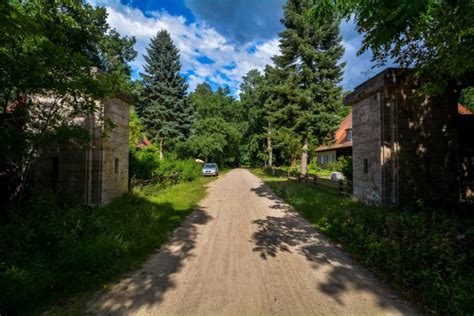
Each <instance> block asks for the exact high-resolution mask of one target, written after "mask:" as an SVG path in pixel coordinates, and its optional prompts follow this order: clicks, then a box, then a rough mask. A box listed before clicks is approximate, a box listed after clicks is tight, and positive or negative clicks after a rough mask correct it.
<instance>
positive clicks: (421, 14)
mask: <svg viewBox="0 0 474 316" xmlns="http://www.w3.org/2000/svg"><path fill="white" fill-rule="evenodd" d="M330 11H332V12H334V11H339V12H341V13H342V14H343V15H345V16H347V17H350V16H354V18H355V22H356V24H357V30H358V31H359V33H361V34H363V41H362V47H361V49H360V51H359V54H361V53H362V52H364V51H366V50H369V49H370V50H371V51H372V52H373V54H374V59H375V60H376V61H377V62H378V63H379V64H385V63H386V61H387V59H389V58H391V59H393V60H394V61H395V62H396V63H398V64H400V65H402V66H414V67H417V68H418V69H420V71H421V72H422V73H425V74H426V79H428V80H430V81H431V82H433V83H437V84H438V85H441V86H443V85H446V83H447V82H448V80H453V79H454V80H456V81H458V82H459V83H460V84H461V86H462V87H469V86H472V85H473V83H474V82H473V81H474V60H473V59H472V58H471V57H472V53H473V51H474V21H473V19H472V16H474V2H473V1H469V0H467V1H438V0H426V1H421V0H416V1H404V2H399V1H381V2H380V1H379V2H374V1H369V0H350V1H347V0H322V1H318V2H317V5H316V6H315V7H314V13H315V15H314V16H315V17H319V16H320V13H321V12H330Z"/></svg>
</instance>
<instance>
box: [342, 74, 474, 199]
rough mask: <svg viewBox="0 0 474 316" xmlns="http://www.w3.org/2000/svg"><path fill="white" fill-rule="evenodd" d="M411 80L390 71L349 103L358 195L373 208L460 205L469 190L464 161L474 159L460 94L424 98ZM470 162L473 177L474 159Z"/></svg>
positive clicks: (362, 88)
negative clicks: (466, 137) (413, 204)
mask: <svg viewBox="0 0 474 316" xmlns="http://www.w3.org/2000/svg"><path fill="white" fill-rule="evenodd" d="M411 74H412V71H411V70H408V69H399V68H389V69H386V70H384V71H382V72H381V73H379V74H378V75H376V76H374V77H373V78H371V79H369V80H367V81H366V82H364V83H363V84H361V85H359V86H358V87H356V88H355V90H354V92H353V93H351V94H350V95H348V96H347V97H346V98H345V104H346V105H350V106H352V115H353V172H354V173H353V177H354V179H353V189H354V193H353V194H354V196H355V197H356V198H358V199H360V200H362V201H364V202H366V203H370V204H385V205H399V204H405V203H410V202H414V201H417V200H425V199H429V200H430V201H433V200H435V201H436V200H440V201H443V203H448V204H457V203H459V202H460V201H462V200H463V199H464V200H466V199H467V198H468V197H467V195H466V192H467V190H468V185H469V183H468V182H469V179H467V181H464V183H463V181H460V155H461V154H464V155H465V156H466V155H467V156H469V155H473V151H472V149H471V150H469V149H467V147H469V146H472V141H470V142H471V145H469V144H466V141H465V140H463V139H462V137H460V133H461V132H462V130H463V124H469V123H462V122H460V118H459V115H458V110H457V106H458V96H459V91H455V90H448V91H447V92H446V93H445V94H443V95H442V96H436V97H427V96H422V95H421V94H420V93H418V92H419V90H418V87H419V84H417V83H416V82H415V80H414V79H413V76H411ZM466 120H467V119H466ZM469 121H471V122H472V120H469ZM471 129H472V127H471ZM471 135H472V134H471ZM460 141H461V142H460ZM467 156H466V157H463V159H466V160H469V162H470V161H471V159H472V162H473V163H472V164H471V165H469V166H468V168H469V170H468V171H466V173H468V174H469V175H470V176H471V177H472V173H473V170H474V168H473V165H474V156H472V157H471V156H469V157H467Z"/></svg>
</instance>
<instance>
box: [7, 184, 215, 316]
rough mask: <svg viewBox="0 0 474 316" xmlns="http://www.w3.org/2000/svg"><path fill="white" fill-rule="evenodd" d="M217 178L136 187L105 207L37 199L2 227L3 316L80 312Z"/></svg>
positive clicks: (163, 238) (165, 233)
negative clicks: (168, 185)
mask: <svg viewBox="0 0 474 316" xmlns="http://www.w3.org/2000/svg"><path fill="white" fill-rule="evenodd" d="M212 180H213V179H212V178H202V177H200V178H198V179H196V180H194V181H192V182H185V183H180V184H177V185H175V186H172V187H168V188H160V187H144V188H141V189H136V190H134V191H133V192H130V193H128V194H125V195H124V196H122V197H121V198H119V199H117V200H116V201H114V202H112V203H111V204H109V205H107V206H104V207H100V208H89V207H84V206H75V207H73V206H70V207H57V206H53V205H52V204H51V201H50V200H49V201H48V200H44V201H36V203H34V204H33V206H31V207H30V208H28V210H23V211H22V212H21V213H20V212H19V213H18V214H16V215H15V216H14V217H13V219H12V221H11V222H10V223H9V224H7V225H4V226H0V289H1V291H2V294H1V296H0V314H2V315H3V314H38V313H41V312H42V311H44V310H49V311H50V313H52V314H64V315H70V314H81V313H82V307H83V304H84V303H85V302H86V301H87V300H88V299H89V298H90V297H91V295H92V294H93V293H95V292H96V291H98V290H100V289H101V288H103V287H106V286H107V284H108V283H109V282H111V281H113V280H115V279H117V278H118V277H119V276H120V275H121V274H123V273H124V272H127V271H130V270H132V269H134V268H137V267H138V266H139V265H140V264H141V263H142V262H143V261H144V260H145V259H146V258H147V257H148V256H149V255H150V254H151V253H152V252H153V251H154V250H155V249H156V248H158V247H159V246H160V245H161V244H162V243H164V242H165V241H166V240H167V238H168V236H169V235H170V234H171V232H173V230H174V229H175V228H177V227H178V226H179V225H180V223H181V222H182V221H183V219H184V218H185V217H186V215H188V214H189V213H190V212H191V211H192V210H193V208H194V207H195V206H196V205H197V203H198V202H199V201H200V200H201V199H202V198H203V197H204V196H205V194H206V187H205V185H206V184H207V183H208V182H210V181H212Z"/></svg>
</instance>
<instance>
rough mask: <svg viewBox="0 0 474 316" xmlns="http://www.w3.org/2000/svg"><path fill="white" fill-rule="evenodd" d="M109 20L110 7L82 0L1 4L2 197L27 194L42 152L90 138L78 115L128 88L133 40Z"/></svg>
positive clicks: (0, 156) (133, 55)
mask: <svg viewBox="0 0 474 316" xmlns="http://www.w3.org/2000/svg"><path fill="white" fill-rule="evenodd" d="M106 18H107V14H106V11H105V9H104V8H101V7H92V6H91V5H89V4H87V3H85V2H84V1H70V0H55V1H46V0H24V1H17V0H7V1H1V2H0V21H2V22H1V23H0V129H1V130H2V133H1V134H0V183H1V187H2V188H7V189H6V190H1V191H2V192H1V193H0V195H1V196H0V200H1V201H2V202H5V201H8V200H9V198H11V197H12V196H18V194H19V193H20V192H22V191H23V188H24V187H25V183H26V180H27V174H28V170H29V168H30V166H31V164H32V163H33V162H34V160H35V158H36V157H37V156H38V155H39V153H40V152H41V150H43V149H46V148H48V147H51V146H55V145H56V144H58V143H59V142H63V143H64V142H72V141H74V142H75V143H76V144H79V143H80V144H86V143H87V142H88V139H89V137H88V136H89V135H87V134H86V133H85V131H84V130H82V129H80V128H78V126H77V125H75V124H74V120H73V118H76V117H78V116H79V117H80V116H87V115H90V114H92V113H94V111H95V109H96V107H95V103H94V102H95V101H96V100H98V99H103V98H105V97H107V96H111V95H114V94H117V93H123V92H124V91H123V90H124V89H126V88H127V87H128V86H129V79H130V68H129V66H128V65H127V62H128V61H130V60H132V59H133V58H134V57H135V54H136V53H135V51H134V50H133V44H134V43H135V40H134V38H128V37H121V36H120V35H119V34H118V33H117V32H115V31H114V30H112V29H110V27H109V25H108V24H107V22H106ZM39 96H41V97H47V98H48V106H45V102H44V99H43V100H40V98H38V97H39Z"/></svg>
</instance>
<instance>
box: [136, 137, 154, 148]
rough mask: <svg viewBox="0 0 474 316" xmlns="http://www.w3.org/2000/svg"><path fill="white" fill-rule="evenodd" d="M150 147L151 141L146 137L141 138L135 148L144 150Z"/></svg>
mask: <svg viewBox="0 0 474 316" xmlns="http://www.w3.org/2000/svg"><path fill="white" fill-rule="evenodd" d="M150 145H151V141H150V140H149V139H148V138H147V137H146V136H143V138H142V139H140V140H139V141H138V144H137V147H138V148H144V147H148V146H150Z"/></svg>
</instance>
